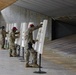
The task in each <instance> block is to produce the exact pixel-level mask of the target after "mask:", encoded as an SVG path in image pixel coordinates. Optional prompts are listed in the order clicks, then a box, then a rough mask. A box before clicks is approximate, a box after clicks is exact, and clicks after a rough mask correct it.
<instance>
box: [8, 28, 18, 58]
mask: <svg viewBox="0 0 76 75" xmlns="http://www.w3.org/2000/svg"><path fill="white" fill-rule="evenodd" d="M16 31H17V28H16V27H13V28H12V31H11V33H10V40H9V49H10V57H16V55H17V53H16V45H15V39H16V38H18V37H19V32H16ZM16 34H17V35H16Z"/></svg>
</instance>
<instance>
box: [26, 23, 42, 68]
mask: <svg viewBox="0 0 76 75" xmlns="http://www.w3.org/2000/svg"><path fill="white" fill-rule="evenodd" d="M40 27H42V24H41V25H38V26H34V25H33V24H30V27H29V28H28V31H27V32H26V36H25V40H27V43H28V48H27V50H26V67H39V65H38V64H37V52H36V51H35V50H34V49H33V47H32V45H33V44H35V42H36V41H37V40H33V31H34V30H36V29H39V28H40ZM30 53H32V56H33V64H32V65H30V64H29V57H30Z"/></svg>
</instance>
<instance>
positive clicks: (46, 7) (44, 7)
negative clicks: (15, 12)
mask: <svg viewBox="0 0 76 75" xmlns="http://www.w3.org/2000/svg"><path fill="white" fill-rule="evenodd" d="M15 4H16V5H19V6H22V7H24V8H27V9H30V10H33V11H36V12H40V13H42V14H45V15H48V16H51V17H59V16H66V15H72V14H73V15H74V14H75V13H76V0H18V1H17V2H16V3H15Z"/></svg>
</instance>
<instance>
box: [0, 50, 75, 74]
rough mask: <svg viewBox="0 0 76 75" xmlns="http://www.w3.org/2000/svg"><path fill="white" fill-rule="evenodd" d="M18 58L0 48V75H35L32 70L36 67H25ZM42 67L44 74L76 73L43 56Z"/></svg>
mask: <svg viewBox="0 0 76 75" xmlns="http://www.w3.org/2000/svg"><path fill="white" fill-rule="evenodd" d="M19 59H20V58H19V57H9V51H8V50H0V75H36V73H33V72H34V71H38V70H39V69H38V68H25V62H21V61H20V60H19ZM42 67H43V68H42V69H41V70H42V71H45V72H47V73H46V74H44V75H76V72H74V71H72V70H70V69H67V68H65V67H64V66H61V65H59V64H55V63H53V62H51V61H49V60H47V59H45V58H42ZM37 75H40V74H37Z"/></svg>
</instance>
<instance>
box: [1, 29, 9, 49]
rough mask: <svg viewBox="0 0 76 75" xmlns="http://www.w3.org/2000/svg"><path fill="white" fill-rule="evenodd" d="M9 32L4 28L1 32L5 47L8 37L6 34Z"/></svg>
mask: <svg viewBox="0 0 76 75" xmlns="http://www.w3.org/2000/svg"><path fill="white" fill-rule="evenodd" d="M7 33H8V32H6V31H5V30H4V29H2V31H1V34H2V48H4V45H5V37H6V34H7Z"/></svg>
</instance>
